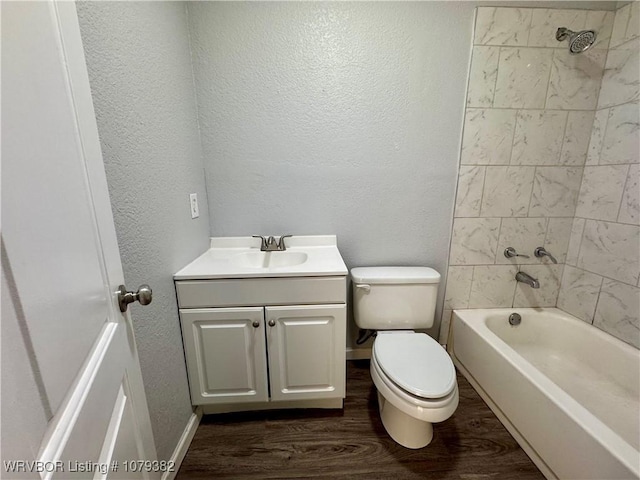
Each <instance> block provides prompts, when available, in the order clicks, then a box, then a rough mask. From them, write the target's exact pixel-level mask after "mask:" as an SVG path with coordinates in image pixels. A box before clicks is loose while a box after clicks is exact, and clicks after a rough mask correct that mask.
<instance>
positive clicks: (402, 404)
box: [351, 267, 458, 448]
mask: <svg viewBox="0 0 640 480" xmlns="http://www.w3.org/2000/svg"><path fill="white" fill-rule="evenodd" d="M351 279H352V282H353V308H354V317H355V321H356V324H357V325H358V327H360V328H362V329H368V330H375V331H376V332H377V335H376V339H375V340H374V342H373V348H372V350H371V378H372V380H373V383H374V384H375V386H376V389H377V391H378V406H379V409H380V417H381V419H382V423H383V425H384V427H385V429H386V430H387V432H388V433H389V435H390V436H391V438H393V439H394V440H395V441H396V442H398V443H399V444H400V445H402V446H404V447H407V448H422V447H425V446H427V445H428V444H429V443H430V442H431V439H432V438H433V425H432V424H433V423H437V422H442V421H444V420H446V419H448V418H449V417H450V416H451V415H453V412H454V411H455V410H456V407H457V406H458V384H457V382H456V371H455V368H454V366H453V362H452V361H451V358H450V357H449V355H448V354H447V352H446V351H445V349H444V348H442V347H441V346H440V345H439V344H438V342H436V341H435V340H434V339H433V338H431V337H430V336H429V335H427V334H425V333H417V332H415V331H413V329H420V328H429V327H431V326H433V320H434V317H435V309H436V299H437V295H438V285H439V283H440V274H439V273H438V272H437V271H435V270H434V269H432V268H428V267H358V268H353V269H352V270H351Z"/></svg>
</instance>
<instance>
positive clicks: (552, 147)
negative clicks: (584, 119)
mask: <svg viewBox="0 0 640 480" xmlns="http://www.w3.org/2000/svg"><path fill="white" fill-rule="evenodd" d="M567 115H568V112H554V111H549V110H520V111H518V115H517V116H516V131H515V135H514V137H513V150H512V151H511V165H558V163H559V162H560V151H561V150H562V137H563V134H564V130H565V124H566V123H567Z"/></svg>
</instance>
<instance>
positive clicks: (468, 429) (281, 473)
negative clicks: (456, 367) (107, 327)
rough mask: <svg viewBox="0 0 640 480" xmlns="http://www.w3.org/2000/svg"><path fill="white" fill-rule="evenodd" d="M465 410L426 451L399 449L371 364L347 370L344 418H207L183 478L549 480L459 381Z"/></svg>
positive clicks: (284, 413) (312, 413) (291, 414)
mask: <svg viewBox="0 0 640 480" xmlns="http://www.w3.org/2000/svg"><path fill="white" fill-rule="evenodd" d="M458 387H459V390H460V405H459V406H458V409H457V410H456V412H455V414H454V415H453V416H452V417H451V418H450V419H449V420H447V421H445V422H443V423H439V424H435V425H434V437H433V440H432V442H431V444H429V445H428V446H427V447H426V448H423V449H420V450H410V449H406V448H404V447H401V446H400V445H398V444H396V443H395V442H394V441H393V440H392V439H391V438H390V437H389V435H388V434H387V433H386V431H385V430H384V427H383V426H382V423H381V421H380V417H379V415H378V405H377V399H376V392H375V388H374V386H373V383H372V381H371V377H370V375H369V362H368V361H357V362H354V361H350V362H347V398H346V399H345V404H344V410H340V411H338V410H281V411H269V412H250V413H233V414H223V415H208V416H205V417H204V418H203V421H202V423H201V425H200V427H199V428H198V431H197V433H196V435H195V438H194V439H193V442H192V444H191V446H190V448H189V451H188V452H187V455H186V457H185V459H184V461H183V463H182V467H181V468H180V471H179V472H178V475H177V478H178V479H179V480H188V479H223V478H232V479H245V478H246V479H252V480H255V479H267V478H270V479H274V478H296V479H297V478H347V479H413V478H428V479H464V480H481V479H482V480H484V479H508V480H528V479H541V480H542V479H544V477H543V476H542V474H541V473H540V471H539V470H538V469H537V468H536V466H535V465H534V464H533V463H532V462H531V460H530V459H529V457H527V455H526V454H525V453H524V451H523V450H522V449H521V448H520V447H519V446H518V444H517V443H516V441H515V440H514V439H513V438H512V437H511V435H509V433H508V432H507V431H506V430H505V428H504V427H503V426H502V424H501V423H500V421H499V420H498V419H497V418H496V417H495V415H494V414H493V413H492V412H491V410H489V407H487V405H486V404H485V403H484V402H483V400H482V399H481V398H480V396H479V395H478V394H477V393H476V392H475V390H474V389H473V388H472V387H471V385H470V384H469V382H467V381H466V379H465V378H464V377H463V376H462V375H458Z"/></svg>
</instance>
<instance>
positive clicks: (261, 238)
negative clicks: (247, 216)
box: [251, 235, 267, 251]
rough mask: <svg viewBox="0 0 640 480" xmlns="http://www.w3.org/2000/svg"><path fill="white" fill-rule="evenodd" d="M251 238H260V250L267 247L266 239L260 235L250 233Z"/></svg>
mask: <svg viewBox="0 0 640 480" xmlns="http://www.w3.org/2000/svg"><path fill="white" fill-rule="evenodd" d="M251 236H252V237H253V238H259V239H260V250H263V251H264V250H265V249H266V248H267V239H266V238H265V237H263V236H262V235H251Z"/></svg>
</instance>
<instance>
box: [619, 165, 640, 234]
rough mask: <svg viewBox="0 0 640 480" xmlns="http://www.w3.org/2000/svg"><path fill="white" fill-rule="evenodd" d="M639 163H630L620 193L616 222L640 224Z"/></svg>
mask: <svg viewBox="0 0 640 480" xmlns="http://www.w3.org/2000/svg"><path fill="white" fill-rule="evenodd" d="M639 203H640V165H637V164H636V165H631V166H630V167H629V173H628V175H627V180H626V183H625V187H624V193H623V194H622V204H621V205H620V214H619V215H618V222H622V223H632V224H634V225H640V205H639Z"/></svg>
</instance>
